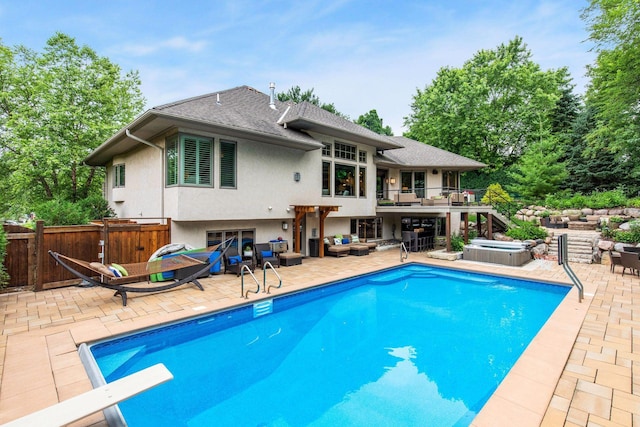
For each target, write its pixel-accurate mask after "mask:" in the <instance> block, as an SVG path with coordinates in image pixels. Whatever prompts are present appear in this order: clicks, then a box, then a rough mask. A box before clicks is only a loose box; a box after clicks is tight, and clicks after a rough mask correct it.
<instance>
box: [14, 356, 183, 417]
mask: <svg viewBox="0 0 640 427" xmlns="http://www.w3.org/2000/svg"><path fill="white" fill-rule="evenodd" d="M172 379H173V375H172V374H171V372H169V370H168V369H167V368H166V367H165V366H164V365H163V364H162V363H158V364H157V365H153V366H151V367H149V368H146V369H143V370H141V371H138V372H136V373H134V374H131V375H129V376H126V377H124V378H121V379H119V380H116V381H113V382H111V383H109V384H105V385H103V386H100V387H98V388H94V389H93V390H91V391H88V392H86V393H83V394H80V395H78V396H75V397H72V398H71V399H68V400H65V401H63V402H60V403H58V404H55V405H53V406H49V407H48V408H44V409H41V410H39V411H37V412H34V413H32V414H29V415H25V416H24V417H22V418H18V419H17V420H14V421H10V422H8V423H6V424H3V425H2V427H32V426H38V427H60V426H64V425H67V424H69V423H72V422H74V421H77V420H80V419H82V418H84V417H87V416H89V415H91V414H93V413H96V412H98V411H101V410H103V409H105V408H108V407H109V406H113V405H115V404H117V403H119V402H122V401H123V400H127V399H129V398H130V397H133V396H135V395H137V394H140V393H142V392H143V391H147V390H149V389H150V388H153V387H155V386H157V385H160V384H163V383H165V382H167V381H169V380H172Z"/></svg>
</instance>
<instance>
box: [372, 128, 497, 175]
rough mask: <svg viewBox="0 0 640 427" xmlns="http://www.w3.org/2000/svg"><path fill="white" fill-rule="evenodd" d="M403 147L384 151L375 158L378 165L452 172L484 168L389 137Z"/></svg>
mask: <svg viewBox="0 0 640 427" xmlns="http://www.w3.org/2000/svg"><path fill="white" fill-rule="evenodd" d="M391 138H392V139H394V140H395V141H396V142H398V143H399V144H401V145H403V146H404V149H400V150H386V151H384V153H382V154H379V155H378V156H377V157H376V163H377V164H378V165H387V166H406V167H424V168H447V169H452V170H475V169H481V168H483V167H486V166H487V165H485V164H484V163H480V162H477V161H475V160H471V159H469V158H467V157H464V156H460V155H458V154H454V153H451V152H449V151H446V150H442V149H440V148H436V147H434V146H432V145H428V144H425V143H423V142H420V141H415V140H413V139H409V138H405V137H404V136H394V137H391Z"/></svg>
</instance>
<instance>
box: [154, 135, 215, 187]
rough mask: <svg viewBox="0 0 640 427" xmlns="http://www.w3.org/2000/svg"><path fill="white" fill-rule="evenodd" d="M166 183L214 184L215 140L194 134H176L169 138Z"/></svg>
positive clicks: (166, 150) (166, 152) (207, 185)
mask: <svg viewBox="0 0 640 427" xmlns="http://www.w3.org/2000/svg"><path fill="white" fill-rule="evenodd" d="M165 156H166V167H167V175H166V180H167V182H166V184H167V186H171V185H196V186H206V187H211V186H212V185H213V180H212V176H213V140H212V139H211V138H203V137H199V136H193V135H175V136H174V137H172V138H170V139H168V140H167V146H166V148H165Z"/></svg>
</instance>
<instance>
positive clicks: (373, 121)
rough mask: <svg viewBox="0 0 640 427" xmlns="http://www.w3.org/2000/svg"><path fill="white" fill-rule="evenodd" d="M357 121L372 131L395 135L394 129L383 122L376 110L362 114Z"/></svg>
mask: <svg viewBox="0 0 640 427" xmlns="http://www.w3.org/2000/svg"><path fill="white" fill-rule="evenodd" d="M355 123H357V124H359V125H360V126H364V127H366V128H367V129H369V130H370V131H373V132H375V133H379V134H380V135H388V136H393V131H392V130H391V128H390V127H389V126H384V125H383V124H382V119H381V118H380V117H379V116H378V112H377V111H376V110H371V111H369V112H368V113H365V114H363V115H361V116H360V117H358V120H356V121H355Z"/></svg>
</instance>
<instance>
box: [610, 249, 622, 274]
mask: <svg viewBox="0 0 640 427" xmlns="http://www.w3.org/2000/svg"><path fill="white" fill-rule="evenodd" d="M609 259H610V260H611V267H609V271H611V272H612V273H615V272H616V265H622V261H621V260H620V254H619V253H618V252H616V253H614V252H613V251H612V250H611V249H609Z"/></svg>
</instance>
